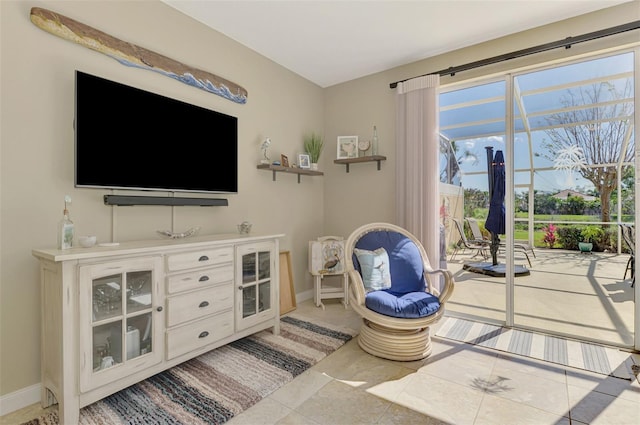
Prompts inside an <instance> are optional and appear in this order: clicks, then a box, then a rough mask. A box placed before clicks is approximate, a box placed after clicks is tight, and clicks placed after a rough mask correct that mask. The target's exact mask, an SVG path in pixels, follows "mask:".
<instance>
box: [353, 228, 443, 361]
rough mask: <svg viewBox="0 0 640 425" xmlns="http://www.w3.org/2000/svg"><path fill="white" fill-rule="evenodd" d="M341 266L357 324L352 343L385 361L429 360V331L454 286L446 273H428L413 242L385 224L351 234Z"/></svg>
mask: <svg viewBox="0 0 640 425" xmlns="http://www.w3.org/2000/svg"><path fill="white" fill-rule="evenodd" d="M436 237H437V235H436ZM345 262H346V267H347V274H348V276H349V291H350V303H349V305H350V306H351V307H352V308H353V310H354V311H355V312H356V313H357V314H359V315H360V316H361V317H362V320H363V323H362V327H361V329H360V334H359V335H358V345H359V346H360V347H361V348H362V349H363V350H364V351H366V352H367V353H369V354H372V355H374V356H377V357H382V358H384V359H389V360H397V361H413V360H420V359H423V358H425V357H427V356H429V354H431V336H430V330H429V327H430V326H431V325H432V324H433V323H435V322H436V321H438V320H439V319H440V318H441V317H443V315H444V305H445V302H446V301H447V300H448V299H449V297H450V296H451V293H452V291H453V286H454V280H453V275H452V274H451V272H450V271H448V270H444V269H433V268H432V267H431V265H430V262H429V258H427V254H426V252H425V250H424V248H423V246H422V244H421V243H420V242H419V241H418V239H417V238H416V237H415V236H413V235H412V234H411V233H409V232H408V231H407V230H405V229H403V228H402V227H399V226H396V225H393V224H388V223H372V224H366V225H364V226H361V227H359V228H358V229H356V230H354V231H353V232H352V233H351V235H350V236H349V238H348V239H347V241H346V244H345Z"/></svg>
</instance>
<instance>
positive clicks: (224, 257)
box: [167, 247, 233, 271]
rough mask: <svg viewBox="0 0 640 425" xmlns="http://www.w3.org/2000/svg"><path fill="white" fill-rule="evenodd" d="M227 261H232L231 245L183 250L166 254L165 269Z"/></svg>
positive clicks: (193, 266) (183, 268) (173, 269)
mask: <svg viewBox="0 0 640 425" xmlns="http://www.w3.org/2000/svg"><path fill="white" fill-rule="evenodd" d="M227 262H228V263H232V262H233V248H232V247H224V248H214V249H202V250H199V251H191V252H183V253H180V254H170V255H168V256H167V269H168V270H169V271H176V270H186V269H192V268H196V267H204V266H210V265H213V264H222V263H227Z"/></svg>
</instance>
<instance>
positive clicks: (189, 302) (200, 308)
mask: <svg viewBox="0 0 640 425" xmlns="http://www.w3.org/2000/svg"><path fill="white" fill-rule="evenodd" d="M232 308H233V284H231V283H229V284H226V285H218V286H213V287H210V288H207V289H203V290H200V291H195V292H189V293H185V294H180V295H176V296H172V297H169V298H168V299H167V326H168V327H171V326H174V325H179V324H180V323H183V322H186V321H189V320H194V319H199V318H200V317H204V316H207V315H209V314H213V313H217V312H220V311H223V310H226V309H229V310H231V309H232Z"/></svg>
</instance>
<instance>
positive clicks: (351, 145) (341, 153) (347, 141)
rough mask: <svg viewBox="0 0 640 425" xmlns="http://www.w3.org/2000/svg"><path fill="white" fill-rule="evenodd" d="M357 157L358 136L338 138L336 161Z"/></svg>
mask: <svg viewBox="0 0 640 425" xmlns="http://www.w3.org/2000/svg"><path fill="white" fill-rule="evenodd" d="M357 157H358V136H338V159H347V158H357Z"/></svg>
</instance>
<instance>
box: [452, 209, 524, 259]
mask: <svg viewBox="0 0 640 425" xmlns="http://www.w3.org/2000/svg"><path fill="white" fill-rule="evenodd" d="M465 220H466V221H467V223H468V224H469V228H470V229H471V234H472V235H473V239H475V240H478V239H483V240H486V241H487V242H489V243H491V241H490V240H488V239H484V236H483V235H482V231H481V230H480V225H478V220H476V219H475V218H471V217H466V218H465ZM506 246H507V244H506V243H504V242H500V245H499V248H500V249H505V248H506ZM513 249H514V250H516V251H518V252H521V253H523V254H524V256H525V257H527V262H528V263H529V267H531V260H530V259H529V254H527V251H531V254H533V258H536V253H535V252H534V251H533V248H532V247H531V246H530V245H529V244H528V243H522V242H517V243H514V244H513Z"/></svg>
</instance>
